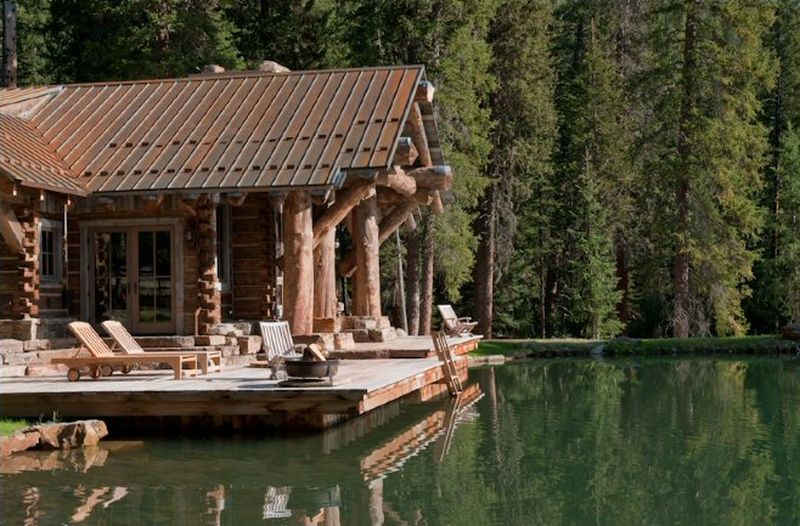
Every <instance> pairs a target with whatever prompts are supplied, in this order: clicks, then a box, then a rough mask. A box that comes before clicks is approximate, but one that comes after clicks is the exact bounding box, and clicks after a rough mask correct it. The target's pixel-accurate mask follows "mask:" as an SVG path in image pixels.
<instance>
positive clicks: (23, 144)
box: [0, 113, 87, 195]
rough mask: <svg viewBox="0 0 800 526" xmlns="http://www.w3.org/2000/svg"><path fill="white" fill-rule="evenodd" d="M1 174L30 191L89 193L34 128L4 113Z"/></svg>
mask: <svg viewBox="0 0 800 526" xmlns="http://www.w3.org/2000/svg"><path fill="white" fill-rule="evenodd" d="M0 173H4V174H6V175H7V176H8V177H10V178H11V179H13V180H14V181H16V182H17V183H19V184H20V185H22V186H27V187H29V188H38V189H42V190H54V191H56V192H62V193H67V194H74V195H86V193H87V192H86V189H85V188H84V187H83V185H81V184H80V182H79V181H78V180H77V179H76V178H75V177H73V176H72V175H71V174H70V173H69V171H68V170H67V169H66V167H65V166H64V164H63V163H62V162H61V160H60V159H59V158H58V156H57V155H56V154H55V153H54V152H53V151H52V149H50V147H49V145H48V144H47V142H45V141H44V139H43V138H42V137H41V136H40V135H39V134H38V133H37V132H36V130H35V129H34V128H33V127H32V126H30V125H29V124H28V123H27V122H25V121H24V120H22V119H19V118H17V117H12V116H11V115H6V114H4V113H0Z"/></svg>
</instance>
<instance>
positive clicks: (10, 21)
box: [3, 0, 17, 88]
mask: <svg viewBox="0 0 800 526" xmlns="http://www.w3.org/2000/svg"><path fill="white" fill-rule="evenodd" d="M3 85H4V86H5V87H7V88H16V87H17V3H16V2H15V1H14V0H4V2H3Z"/></svg>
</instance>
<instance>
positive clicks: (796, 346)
mask: <svg viewBox="0 0 800 526" xmlns="http://www.w3.org/2000/svg"><path fill="white" fill-rule="evenodd" d="M601 346H602V349H603V354H604V355H611V356H613V355H644V356H657V355H680V354H795V353H797V352H798V350H800V342H795V341H791V340H786V339H783V338H781V337H780V336H733V337H724V338H659V339H646V340H638V339H630V338H618V339H614V340H609V341H601V340H582V339H552V340H487V341H482V342H481V343H480V345H479V346H478V349H477V350H476V351H475V352H473V353H472V354H473V355H475V356H488V355H497V354H501V355H504V356H510V357H513V358H539V357H553V356H585V355H589V354H590V353H591V351H592V349H595V348H598V347H601Z"/></svg>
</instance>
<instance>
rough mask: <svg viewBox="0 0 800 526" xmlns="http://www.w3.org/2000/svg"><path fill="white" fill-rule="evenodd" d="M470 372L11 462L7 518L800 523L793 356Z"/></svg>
mask: <svg viewBox="0 0 800 526" xmlns="http://www.w3.org/2000/svg"><path fill="white" fill-rule="evenodd" d="M472 376H473V378H476V379H477V382H475V383H473V384H472V386H471V387H470V388H469V391H468V392H467V393H466V394H465V396H464V397H463V398H461V399H454V400H446V401H441V402H435V403H425V404H418V405H406V406H400V405H393V406H388V407H386V408H384V409H383V410H381V411H378V412H374V413H371V414H369V415H366V416H365V417H364V418H360V419H357V420H354V421H352V422H349V423H347V424H346V425H342V426H339V427H336V428H333V429H331V430H328V431H327V432H325V433H322V434H317V435H312V436H305V435H301V436H291V437H284V438H281V437H264V438H261V439H257V438H248V439H240V440H222V439H213V440H211V439H209V440H198V439H191V440H190V439H185V440H181V439H172V440H147V441H146V442H144V443H127V444H124V445H120V444H117V443H114V442H109V443H107V444H106V445H104V446H103V447H102V448H93V449H87V450H76V451H71V452H66V453H64V452H54V453H37V454H25V455H24V456H21V457H19V460H17V459H16V457H12V460H9V459H4V460H3V463H2V471H3V475H2V478H0V482H1V485H0V509H2V510H3V511H2V513H1V514H0V523H1V524H15V525H16V524H30V525H45V524H64V523H74V524H77V523H81V524H108V525H125V524H187V525H188V524H209V525H233V524H319V525H328V526H335V525H341V524H347V525H350V524H355V525H358V524H369V525H383V524H386V525H390V524H408V525H412V524H413V525H416V524H420V525H421V524H431V525H432V524H548V525H551V524H555V525H557V524H589V523H591V524H642V523H648V524H726V525H727V524H800V411H798V409H797V408H798V407H800V362H798V361H797V360H791V361H786V360H708V359H694V360H676V359H673V360H646V361H631V360H606V361H603V362H598V361H592V360H584V361H580V360H571V361H557V360H556V361H549V362H537V363H530V364H524V365H519V366H516V365H515V366H506V367H502V368H498V369H485V370H480V371H476V372H473V374H472ZM484 393H485V396H484ZM7 461H8V462H7ZM39 469H44V470H48V471H37V470H39ZM53 470H55V471H53Z"/></svg>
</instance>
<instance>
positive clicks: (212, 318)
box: [197, 196, 222, 334]
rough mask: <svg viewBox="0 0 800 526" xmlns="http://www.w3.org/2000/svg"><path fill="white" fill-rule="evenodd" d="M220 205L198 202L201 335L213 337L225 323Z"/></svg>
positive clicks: (199, 317) (207, 201) (205, 198)
mask: <svg viewBox="0 0 800 526" xmlns="http://www.w3.org/2000/svg"><path fill="white" fill-rule="evenodd" d="M216 242H217V221H216V205H215V204H214V201H213V200H211V199H210V198H208V197H207V196H204V197H201V198H200V199H198V201H197V261H198V265H199V268H198V270H199V273H198V276H199V277H198V278H197V305H198V307H199V313H198V318H197V332H198V334H210V333H211V330H212V329H213V328H214V326H216V325H217V324H219V323H220V322H221V321H222V296H221V294H220V292H219V287H218V286H217V283H218V278H217V249H216Z"/></svg>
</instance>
